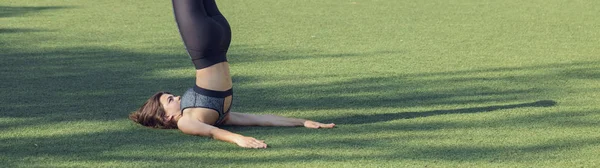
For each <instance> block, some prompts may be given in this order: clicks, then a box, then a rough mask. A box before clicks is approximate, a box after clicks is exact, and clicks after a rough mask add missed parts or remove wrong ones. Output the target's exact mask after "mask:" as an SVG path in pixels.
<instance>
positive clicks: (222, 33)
mask: <svg viewBox="0 0 600 168" xmlns="http://www.w3.org/2000/svg"><path fill="white" fill-rule="evenodd" d="M205 1H210V0H172V3H173V12H174V14H175V21H176V22H177V26H178V28H179V33H180V34H181V38H182V39H183V42H184V44H185V47H186V49H187V51H188V54H189V56H190V58H191V59H192V62H193V63H194V66H195V67H196V69H203V68H206V67H209V66H211V65H214V64H217V63H220V62H224V61H227V59H226V57H225V55H226V53H227V49H228V47H229V43H230V40H231V30H230V29H229V26H228V24H227V26H222V25H223V24H224V23H223V21H222V19H219V17H218V16H215V17H217V18H218V19H217V20H219V21H217V20H215V19H213V18H212V17H211V16H209V14H208V11H207V10H206V8H205V5H204V4H205ZM212 2H213V3H212V4H214V0H212ZM207 4H209V5H210V4H211V3H210V2H208V3H207ZM213 6H214V7H211V8H209V9H211V11H210V12H211V14H214V13H215V11H214V8H216V5H213ZM216 12H218V9H217V10H216ZM220 16H221V17H222V15H220ZM223 19H224V17H223ZM225 23H226V21H225Z"/></svg>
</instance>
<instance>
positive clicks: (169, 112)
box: [160, 94, 181, 117]
mask: <svg viewBox="0 0 600 168" xmlns="http://www.w3.org/2000/svg"><path fill="white" fill-rule="evenodd" d="M180 98H181V97H180V96H174V95H172V94H163V95H162V96H160V104H162V106H163V108H164V109H165V113H166V114H165V117H169V116H178V115H181V107H180V106H179V103H181V99H180Z"/></svg>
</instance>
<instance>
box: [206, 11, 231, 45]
mask: <svg viewBox="0 0 600 168" xmlns="http://www.w3.org/2000/svg"><path fill="white" fill-rule="evenodd" d="M204 9H205V10H206V14H207V15H208V16H209V17H210V18H212V19H213V20H215V21H216V22H217V23H219V25H221V28H222V29H223V31H224V32H223V35H224V37H223V43H221V47H222V48H221V50H225V51H227V49H229V44H230V43H231V28H230V27H229V22H227V19H225V17H224V16H223V14H221V12H220V11H219V8H218V7H217V3H216V2H215V0H204Z"/></svg>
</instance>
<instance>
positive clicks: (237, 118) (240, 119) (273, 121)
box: [225, 112, 335, 128]
mask: <svg viewBox="0 0 600 168" xmlns="http://www.w3.org/2000/svg"><path fill="white" fill-rule="evenodd" d="M225 125H239V126H284V127H296V126H304V127H306V128H333V127H335V124H334V123H329V124H323V123H320V122H315V121H311V120H305V119H299V118H287V117H282V116H276V115H254V114H245V113H236V112H230V113H229V118H228V119H227V120H226V121H225Z"/></svg>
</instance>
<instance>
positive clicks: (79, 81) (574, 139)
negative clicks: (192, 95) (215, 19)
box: [0, 0, 600, 167]
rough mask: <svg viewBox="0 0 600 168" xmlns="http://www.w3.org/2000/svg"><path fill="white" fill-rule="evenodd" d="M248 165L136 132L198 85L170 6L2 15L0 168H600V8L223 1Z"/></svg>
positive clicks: (50, 6) (216, 145) (496, 1)
mask: <svg viewBox="0 0 600 168" xmlns="http://www.w3.org/2000/svg"><path fill="white" fill-rule="evenodd" d="M217 2H218V4H219V7H220V8H221V12H222V13H223V14H224V15H225V16H226V17H227V18H228V19H229V22H230V24H231V25H232V29H233V41H232V45H231V48H230V52H229V62H230V63H231V71H232V74H233V80H234V90H235V99H234V106H233V111H237V112H246V113H252V114H277V115H282V116H289V117H299V118H307V119H312V120H317V121H323V122H335V123H336V124H337V126H338V128H336V129H329V130H311V129H305V128H273V127H226V128H225V129H227V130H230V131H233V132H237V133H240V134H243V135H247V136H253V137H256V138H257V139H264V140H266V142H267V143H268V144H269V147H270V148H268V149H264V150H251V149H243V148H239V147H237V146H235V145H233V144H229V143H224V142H219V141H216V140H212V139H209V138H204V137H196V136H188V135H185V134H183V133H181V132H179V131H178V130H153V129H148V128H144V127H142V126H139V125H136V124H135V123H133V122H131V121H129V120H128V119H127V115H128V114H129V113H130V112H132V111H134V110H136V109H137V108H138V107H139V106H140V105H141V104H142V103H143V102H144V101H145V100H146V99H147V98H148V97H149V96H150V95H152V94H153V93H155V92H156V91H159V90H166V91H171V92H173V93H175V94H181V93H183V91H185V89H187V88H188V87H191V86H192V85H193V84H194V73H193V72H194V68H193V66H192V64H191V62H190V61H189V57H188V56H187V55H186V52H185V50H184V46H183V44H182V42H181V39H180V37H179V33H178V30H177V27H176V24H175V22H174V19H173V15H172V10H171V6H170V5H171V4H170V1H134V0H119V1H116V0H103V1H92V0H2V1H1V2H0V84H1V85H0V86H1V89H0V91H1V92H0V95H2V96H0V102H1V103H0V165H1V166H0V167H209V166H210V167H317V166H319V167H598V166H600V159H599V158H600V151H599V150H598V149H600V131H599V128H600V125H599V124H598V123H600V122H599V121H600V113H599V110H600V105H599V100H600V85H599V84H600V83H599V82H600V48H599V46H600V33H599V32H600V31H598V30H600V17H598V15H599V14H600V10H599V9H598V6H600V1H596V0H573V1H562V0H529V1H521V0H502V1H500V0H452V1H447V0H427V1H422V0H244V1H222V0H217Z"/></svg>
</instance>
